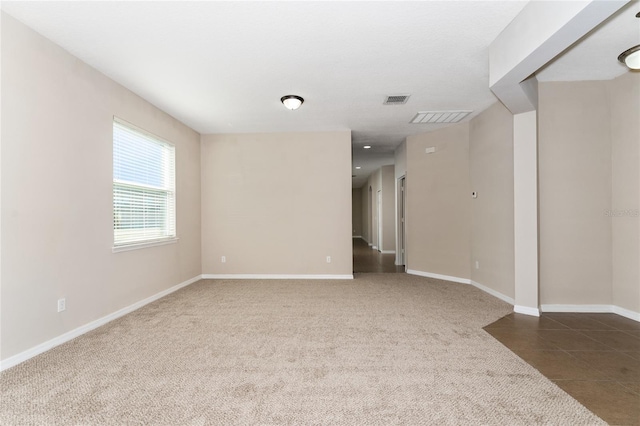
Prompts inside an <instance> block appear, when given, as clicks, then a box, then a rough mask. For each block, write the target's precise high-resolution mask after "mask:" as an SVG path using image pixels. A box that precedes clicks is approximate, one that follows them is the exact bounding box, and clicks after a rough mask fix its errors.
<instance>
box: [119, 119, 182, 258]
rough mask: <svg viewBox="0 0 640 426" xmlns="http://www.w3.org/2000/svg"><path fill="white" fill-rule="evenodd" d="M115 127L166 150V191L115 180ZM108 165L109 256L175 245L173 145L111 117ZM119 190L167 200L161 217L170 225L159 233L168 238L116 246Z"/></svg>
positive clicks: (175, 201) (175, 192)
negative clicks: (110, 248) (109, 184)
mask: <svg viewBox="0 0 640 426" xmlns="http://www.w3.org/2000/svg"><path fill="white" fill-rule="evenodd" d="M116 126H119V127H120V128H124V129H125V130H127V131H129V132H131V133H132V134H134V135H135V134H138V135H139V136H141V137H142V138H143V139H146V140H147V141H148V142H152V143H155V144H157V145H159V146H161V147H162V148H163V150H164V149H168V152H169V153H170V155H171V157H170V160H169V161H170V162H171V165H170V167H171V169H170V176H169V178H170V181H171V184H170V185H169V187H166V188H163V187H155V186H153V185H148V184H144V183H140V182H137V183H136V182H132V181H124V180H118V179H116V176H115V175H116V170H115V169H116V159H115V153H116V146H115V145H116V140H115V128H116ZM111 136H112V138H111V139H112V145H111V146H112V164H111V177H112V179H111V180H112V184H111V189H112V192H111V201H112V205H111V207H112V209H111V210H112V238H113V239H112V252H113V253H117V252H121V251H129V250H136V249H141V248H146V247H153V246H159V245H165V244H174V243H176V242H178V229H177V190H176V180H177V179H176V149H175V145H174V144H173V143H171V142H169V141H167V140H166V139H164V138H161V137H159V136H158V135H155V134H153V133H151V132H149V131H147V130H144V129H141V128H140V127H138V126H136V125H134V124H132V123H130V122H128V121H126V120H123V119H121V118H119V117H117V116H113V122H112V135H111ZM163 176H165V174H164V173H163ZM117 187H118V188H119V190H120V191H122V189H123V188H130V189H133V190H134V191H135V190H139V191H141V193H142V194H144V193H145V191H146V193H152V192H156V193H165V194H166V196H167V197H168V198H167V203H168V204H169V206H167V209H165V210H163V212H164V215H166V216H167V217H168V218H167V219H166V220H169V221H170V222H168V223H166V224H165V226H164V228H163V230H164V232H167V233H169V235H167V236H162V237H147V238H145V239H135V240H129V241H121V242H118V241H117V239H116V213H117V211H116V192H117V189H116V188H117ZM169 208H170V209H172V211H169V210H168V209H169ZM131 229H140V230H143V229H145V228H144V227H141V228H131Z"/></svg>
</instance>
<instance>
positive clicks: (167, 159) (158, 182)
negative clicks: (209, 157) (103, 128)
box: [113, 118, 176, 247]
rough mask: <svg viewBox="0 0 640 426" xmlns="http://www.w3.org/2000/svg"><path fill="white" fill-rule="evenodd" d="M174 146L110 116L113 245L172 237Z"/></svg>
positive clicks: (174, 234)
mask: <svg viewBox="0 0 640 426" xmlns="http://www.w3.org/2000/svg"><path fill="white" fill-rule="evenodd" d="M175 204H176V203H175V148H174V146H173V145H171V144H169V143H167V142H164V141H162V140H160V139H159V138H157V137H156V136H153V135H151V134H149V133H147V132H145V131H143V130H140V129H138V128H136V127H134V126H133V125H131V124H129V123H127V122H125V121H122V120H119V119H117V118H114V120H113V242H114V247H120V246H127V245H135V244H142V243H150V242H156V241H157V242H160V241H162V240H168V239H173V238H175V237H176V214H175V210H176V209H175Z"/></svg>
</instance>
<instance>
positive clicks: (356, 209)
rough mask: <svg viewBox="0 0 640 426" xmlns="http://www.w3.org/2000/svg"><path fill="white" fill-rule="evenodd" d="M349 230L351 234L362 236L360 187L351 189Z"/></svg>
mask: <svg viewBox="0 0 640 426" xmlns="http://www.w3.org/2000/svg"><path fill="white" fill-rule="evenodd" d="M351 206H352V207H351V230H352V236H354V237H361V236H362V189H361V188H353V189H352V190H351Z"/></svg>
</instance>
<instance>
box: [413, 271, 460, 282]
mask: <svg viewBox="0 0 640 426" xmlns="http://www.w3.org/2000/svg"><path fill="white" fill-rule="evenodd" d="M407 274H411V275H419V276H421V277H427V278H435V279H437V280H445V281H453V282H454V283H460V284H471V280H470V279H468V278H458V277H452V276H449V275H440V274H433V273H431V272H423V271H416V270H415V269H407Z"/></svg>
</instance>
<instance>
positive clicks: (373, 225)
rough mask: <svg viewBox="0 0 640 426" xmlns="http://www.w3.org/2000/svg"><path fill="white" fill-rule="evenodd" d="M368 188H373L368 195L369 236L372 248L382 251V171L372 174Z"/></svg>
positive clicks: (368, 181)
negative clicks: (379, 192) (380, 196)
mask: <svg viewBox="0 0 640 426" xmlns="http://www.w3.org/2000/svg"><path fill="white" fill-rule="evenodd" d="M365 186H366V187H367V191H369V189H368V188H371V191H369V195H368V203H369V204H368V205H367V208H368V209H369V214H368V217H369V236H370V237H371V239H370V240H369V243H370V244H371V246H372V247H374V248H376V249H380V247H379V246H378V244H379V243H380V241H379V238H378V234H379V226H378V225H379V222H378V220H379V218H378V216H379V212H378V207H377V206H378V191H382V171H381V170H380V169H377V170H376V171H375V172H373V173H371V175H370V176H369V179H368V180H367V184H366V185H365Z"/></svg>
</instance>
